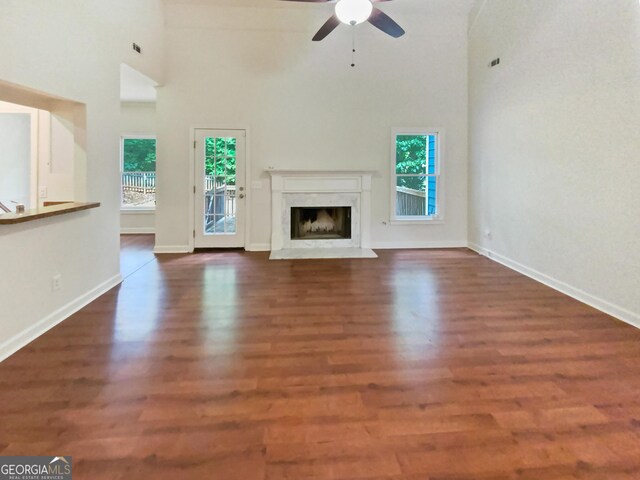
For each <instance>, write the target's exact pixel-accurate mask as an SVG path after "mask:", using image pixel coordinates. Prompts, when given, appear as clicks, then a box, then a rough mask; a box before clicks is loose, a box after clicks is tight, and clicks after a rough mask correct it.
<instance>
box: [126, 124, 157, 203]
mask: <svg viewBox="0 0 640 480" xmlns="http://www.w3.org/2000/svg"><path fill="white" fill-rule="evenodd" d="M125 140H155V141H156V170H155V174H156V182H157V181H158V138H157V136H156V135H151V134H139V133H133V134H126V135H120V211H121V212H124V213H134V214H135V213H146V212H155V210H156V207H155V206H153V207H128V206H126V205H124V204H123V203H122V199H123V197H124V192H123V190H122V174H123V173H124V142H125ZM156 188H157V184H156ZM156 193H157V192H156Z"/></svg>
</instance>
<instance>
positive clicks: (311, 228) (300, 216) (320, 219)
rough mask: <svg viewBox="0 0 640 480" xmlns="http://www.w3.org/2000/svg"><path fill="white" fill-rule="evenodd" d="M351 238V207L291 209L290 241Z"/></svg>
mask: <svg viewBox="0 0 640 480" xmlns="http://www.w3.org/2000/svg"><path fill="white" fill-rule="evenodd" d="M350 238H351V207H291V239H292V240H339V239H350Z"/></svg>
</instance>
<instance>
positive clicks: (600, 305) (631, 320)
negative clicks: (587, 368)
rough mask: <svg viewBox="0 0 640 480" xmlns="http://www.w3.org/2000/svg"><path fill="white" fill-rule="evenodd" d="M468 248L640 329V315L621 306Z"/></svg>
mask: <svg viewBox="0 0 640 480" xmlns="http://www.w3.org/2000/svg"><path fill="white" fill-rule="evenodd" d="M468 247H469V248H470V249H471V250H473V251H474V252H477V253H479V254H480V255H482V256H484V257H487V258H488V259H490V260H493V261H494V262H497V263H500V264H501V265H504V266H505V267H508V268H510V269H511V270H515V271H516V272H518V273H521V274H522V275H525V276H527V277H529V278H532V279H533V280H536V281H538V282H540V283H542V284H544V285H546V286H547V287H551V288H553V289H554V290H557V291H559V292H560V293H564V294H565V295H568V296H569V297H571V298H574V299H575V300H578V301H579V302H582V303H585V304H587V305H589V306H590V307H593V308H595V309H596V310H600V311H601V312H603V313H606V314H607V315H611V316H612V317H615V318H617V319H618V320H621V321H623V322H625V323H628V324H629V325H632V326H634V327H636V328H639V329H640V314H637V313H634V312H632V311H630V310H627V309H626V308H623V307H620V306H619V305H616V304H613V303H611V302H608V301H607V300H604V299H602V298H600V297H596V296H595V295H591V294H590V293H587V292H585V291H584V290H580V289H579V288H575V287H572V286H571V285H569V284H567V283H565V282H563V281H561V280H558V279H556V278H553V277H550V276H549V275H546V274H544V273H542V272H539V271H537V270H534V269H532V268H529V267H527V266H525V265H522V264H521V263H519V262H516V261H515V260H512V259H510V258H508V257H505V256H504V255H500V254H499V253H496V252H494V251H492V250H489V249H488V248H484V247H482V246H480V245H478V244H476V243H471V242H470V243H469V245H468Z"/></svg>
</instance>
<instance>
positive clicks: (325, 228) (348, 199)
mask: <svg viewBox="0 0 640 480" xmlns="http://www.w3.org/2000/svg"><path fill="white" fill-rule="evenodd" d="M268 172H269V174H270V175H271V209H272V213H271V216H272V217H271V218H272V223H271V251H272V258H274V255H273V253H274V252H278V251H281V250H298V249H308V250H310V249H322V250H323V251H324V253H326V251H327V250H326V249H343V250H344V249H351V250H353V252H352V253H353V256H355V257H360V256H375V254H374V253H373V251H371V250H370V249H369V247H370V230H371V176H372V175H373V172H369V171H308V170H300V171H298V170H269V171H268ZM338 221H339V222H341V227H339V228H337V229H336V227H335V225H334V224H335V223H336V222H338ZM305 229H306V230H308V231H307V232H303V234H302V235H301V234H300V233H301V230H305ZM332 230H333V231H332ZM336 230H337V231H336ZM363 249H364V250H366V251H364V252H363V251H362V250H363ZM356 250H358V251H356ZM307 253H309V252H307ZM342 253H345V252H342ZM300 254H301V252H300V251H298V252H297V255H300ZM295 255H296V253H294V257H293V258H300V257H296V256H295ZM327 256H329V254H327ZM338 256H339V257H342V256H344V255H342V254H340V255H338ZM281 257H282V255H276V256H275V258H281ZM282 258H286V255H285V256H284V257H282Z"/></svg>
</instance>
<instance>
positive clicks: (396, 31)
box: [369, 7, 405, 38]
mask: <svg viewBox="0 0 640 480" xmlns="http://www.w3.org/2000/svg"><path fill="white" fill-rule="evenodd" d="M369 23H370V24H371V25H373V26H374V27H376V28H379V29H380V30H382V31H383V32H384V33H386V34H387V35H391V36H392V37H393V38H398V37H401V36H402V35H404V34H405V31H404V29H403V28H402V27H401V26H400V25H398V24H397V23H396V22H395V21H394V20H393V19H392V18H391V17H390V16H389V15H387V14H386V13H384V12H383V11H382V10H380V9H378V8H375V7H374V9H373V13H371V16H370V17H369Z"/></svg>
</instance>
